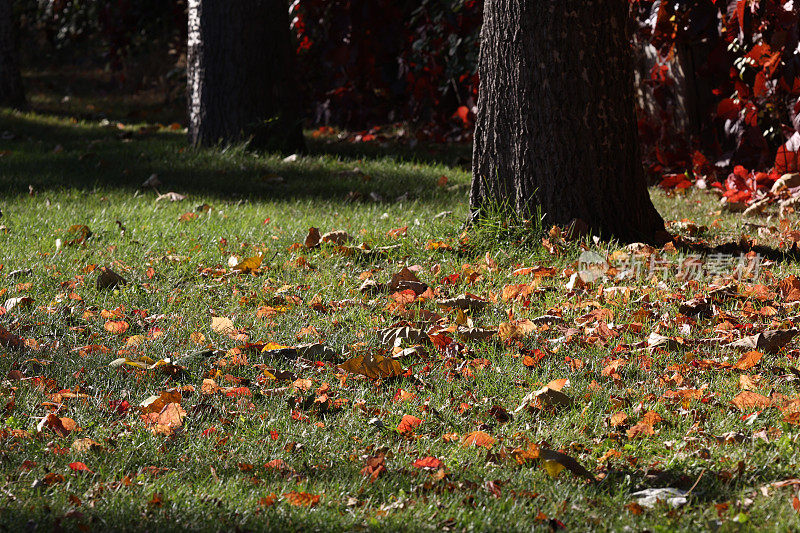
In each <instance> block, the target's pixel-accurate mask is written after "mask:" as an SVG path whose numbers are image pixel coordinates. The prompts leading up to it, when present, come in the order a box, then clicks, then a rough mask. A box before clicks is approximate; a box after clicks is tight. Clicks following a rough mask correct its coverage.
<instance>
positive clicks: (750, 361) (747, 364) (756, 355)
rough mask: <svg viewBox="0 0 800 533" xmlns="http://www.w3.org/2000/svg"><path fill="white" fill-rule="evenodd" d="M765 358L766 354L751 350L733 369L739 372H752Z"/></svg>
mask: <svg viewBox="0 0 800 533" xmlns="http://www.w3.org/2000/svg"><path fill="white" fill-rule="evenodd" d="M762 357H764V354H762V353H761V352H758V351H755V350H751V351H749V352H747V353H745V354H744V355H742V356H741V357H740V358H739V360H738V361H737V362H736V364H735V365H733V368H735V369H737V370H750V369H751V368H753V367H754V366H756V365H757V364H758V363H759V361H761V358H762Z"/></svg>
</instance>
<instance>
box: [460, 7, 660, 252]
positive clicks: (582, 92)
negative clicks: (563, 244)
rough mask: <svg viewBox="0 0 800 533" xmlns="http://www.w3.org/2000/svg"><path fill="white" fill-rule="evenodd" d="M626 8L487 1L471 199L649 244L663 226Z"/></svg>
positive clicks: (476, 208) (475, 205)
mask: <svg viewBox="0 0 800 533" xmlns="http://www.w3.org/2000/svg"><path fill="white" fill-rule="evenodd" d="M627 17H628V2H623V1H618V0H611V1H599V0H561V1H558V2H555V1H544V0H487V1H486V4H485V8H484V22H483V29H482V31H481V50H480V63H479V72H480V80H481V81H480V83H481V85H480V94H479V100H478V117H477V123H476V128H475V147H474V154H473V162H472V191H471V195H470V204H471V208H472V213H473V216H476V215H478V214H479V213H481V212H482V211H484V210H485V209H486V207H487V206H489V205H501V206H502V205H504V204H505V205H507V206H508V207H510V208H513V209H514V210H515V211H516V212H517V213H519V214H521V215H523V216H525V217H534V216H536V215H537V213H538V212H539V210H541V211H540V212H541V214H542V215H543V216H544V220H543V222H544V224H548V225H549V224H568V223H570V222H571V221H572V220H574V219H580V220H583V221H584V222H586V223H587V224H588V225H589V227H590V228H591V229H592V230H593V231H594V232H595V233H599V234H601V235H603V236H607V237H608V236H612V235H613V236H614V237H617V238H619V239H622V240H626V241H631V240H643V241H653V240H655V239H656V235H657V234H659V233H661V232H663V229H664V222H663V220H662V219H661V217H660V216H659V214H658V213H657V212H656V210H655V208H654V207H653V204H652V203H651V201H650V197H649V195H648V191H647V186H646V183H645V180H644V173H643V169H642V162H641V157H640V151H639V145H638V140H637V130H636V118H635V109H634V98H633V96H634V87H633V65H632V61H631V58H630V56H629V54H630V50H629V40H628V32H627V20H628V18H627Z"/></svg>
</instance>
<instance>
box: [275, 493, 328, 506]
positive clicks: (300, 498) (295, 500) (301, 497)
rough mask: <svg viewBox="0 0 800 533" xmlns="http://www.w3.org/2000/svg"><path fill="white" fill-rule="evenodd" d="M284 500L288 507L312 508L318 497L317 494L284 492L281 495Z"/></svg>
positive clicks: (317, 501)
mask: <svg viewBox="0 0 800 533" xmlns="http://www.w3.org/2000/svg"><path fill="white" fill-rule="evenodd" d="M283 497H284V499H285V500H286V501H287V502H289V504H290V505H296V506H302V507H314V506H315V505H317V504H318V503H319V499H320V495H319V494H310V493H308V492H297V491H292V492H286V493H284V495H283Z"/></svg>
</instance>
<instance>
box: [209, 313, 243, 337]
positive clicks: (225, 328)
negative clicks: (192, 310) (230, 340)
mask: <svg viewBox="0 0 800 533" xmlns="http://www.w3.org/2000/svg"><path fill="white" fill-rule="evenodd" d="M211 330H212V331H213V332H214V333H219V334H220V335H235V334H236V333H238V331H237V330H236V328H235V327H234V325H233V321H232V320H231V319H230V318H226V317H224V316H215V317H211Z"/></svg>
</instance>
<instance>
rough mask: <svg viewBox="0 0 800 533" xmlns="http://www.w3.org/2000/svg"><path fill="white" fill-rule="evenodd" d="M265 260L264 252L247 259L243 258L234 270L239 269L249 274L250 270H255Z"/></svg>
mask: <svg viewBox="0 0 800 533" xmlns="http://www.w3.org/2000/svg"><path fill="white" fill-rule="evenodd" d="M263 260H264V256H263V255H262V254H258V255H254V256H253V257H248V258H247V259H242V260H241V261H239V262H238V263H237V264H236V266H234V267H233V269H234V270H238V271H239V272H241V273H243V274H247V273H249V272H254V271H256V270H258V269H259V268H261V262H262V261H263Z"/></svg>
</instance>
